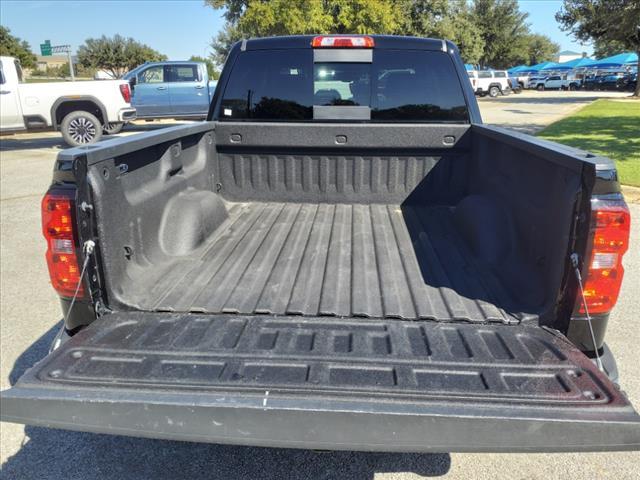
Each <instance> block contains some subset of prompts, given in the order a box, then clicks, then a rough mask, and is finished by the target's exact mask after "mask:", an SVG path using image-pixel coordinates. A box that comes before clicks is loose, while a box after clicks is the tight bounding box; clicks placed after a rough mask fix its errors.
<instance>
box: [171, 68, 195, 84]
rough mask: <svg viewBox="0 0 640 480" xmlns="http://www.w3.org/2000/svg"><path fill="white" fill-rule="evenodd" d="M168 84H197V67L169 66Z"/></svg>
mask: <svg viewBox="0 0 640 480" xmlns="http://www.w3.org/2000/svg"><path fill="white" fill-rule="evenodd" d="M169 78H170V80H169V81H170V82H198V81H199V80H200V79H199V75H198V66H197V65H171V66H169Z"/></svg>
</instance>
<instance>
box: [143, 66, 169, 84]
mask: <svg viewBox="0 0 640 480" xmlns="http://www.w3.org/2000/svg"><path fill="white" fill-rule="evenodd" d="M163 82H164V67H163V66H161V65H158V66H157V67H149V68H147V69H146V70H143V71H142V72H140V74H139V75H138V83H163Z"/></svg>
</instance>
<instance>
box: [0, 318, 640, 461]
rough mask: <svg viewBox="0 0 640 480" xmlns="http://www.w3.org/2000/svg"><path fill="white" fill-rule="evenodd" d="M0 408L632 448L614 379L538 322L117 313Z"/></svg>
mask: <svg viewBox="0 0 640 480" xmlns="http://www.w3.org/2000/svg"><path fill="white" fill-rule="evenodd" d="M1 413H2V417H1V418H2V420H3V421H9V422H18V423H26V424H33V425H42V426H48V427H58V428H67V429H73V430H82V431H89V432H100V433H113V434H122V435H134V436H143V437H153V438H166V439H177V440H192V441H204V442H215V443H230V444H242V445H260V446H278V447H295V448H317V449H349V450H381V451H424V452H426V451H436V452H448V451H458V452H461V451H466V452H469V451H474V452H488V451H495V452H497V451H500V452H523V451H586V450H627V449H638V448H639V447H640V417H639V416H638V415H637V414H636V412H635V411H634V409H633V407H632V406H631V405H630V403H629V401H628V400H627V399H626V397H625V396H624V394H623V393H622V392H620V391H619V390H618V389H617V388H616V386H614V385H613V384H612V383H611V382H610V381H609V380H608V379H607V377H606V376H605V375H603V374H602V373H600V372H599V371H598V370H597V368H596V367H595V366H594V364H593V363H592V362H591V361H590V360H589V359H588V358H587V357H585V356H584V355H583V354H582V353H580V352H579V351H578V350H577V349H576V348H574V347H573V346H572V345H571V344H570V343H569V342H568V341H567V340H566V339H565V338H564V337H563V336H562V335H560V334H558V333H556V332H551V331H547V330H544V329H542V328H536V327H527V326H507V325H489V324H483V325H471V324H452V323H448V324H447V323H435V322H410V321H394V320H389V321H378V320H371V319H350V320H345V319H332V318H306V317H305V318H303V317H283V318H278V317H268V316H237V315H220V316H211V315H197V314H188V315H178V314H157V313H155V314H154V313H117V314H110V315H107V316H105V317H103V318H101V319H100V320H97V321H96V322H94V324H92V325H91V326H90V327H89V328H87V329H86V330H84V331H82V332H80V333H79V334H78V335H76V336H74V337H73V338H72V339H71V340H70V341H68V342H67V343H65V344H64V345H63V346H61V347H60V348H59V349H58V350H56V351H54V352H53V353H51V354H50V355H49V356H47V357H46V358H45V359H43V360H42V361H41V362H39V363H38V364H37V365H36V366H35V367H34V368H32V369H31V370H29V371H28V372H27V373H26V374H25V375H24V376H23V377H22V378H21V379H20V380H19V381H18V383H17V384H16V385H15V386H14V387H13V388H11V389H9V390H7V391H5V392H3V393H2V412H1Z"/></svg>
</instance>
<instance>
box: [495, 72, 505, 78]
mask: <svg viewBox="0 0 640 480" xmlns="http://www.w3.org/2000/svg"><path fill="white" fill-rule="evenodd" d="M495 76H496V78H506V77H507V74H506V73H504V72H495Z"/></svg>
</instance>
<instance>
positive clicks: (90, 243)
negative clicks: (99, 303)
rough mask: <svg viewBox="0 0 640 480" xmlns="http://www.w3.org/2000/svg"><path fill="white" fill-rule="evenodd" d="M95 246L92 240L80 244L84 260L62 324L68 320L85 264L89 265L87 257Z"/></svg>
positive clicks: (85, 267) (80, 283)
mask: <svg viewBox="0 0 640 480" xmlns="http://www.w3.org/2000/svg"><path fill="white" fill-rule="evenodd" d="M95 247H96V243H95V242H94V241H93V240H87V241H86V242H84V245H83V246H82V251H83V252H84V262H83V263H82V270H81V271H80V278H79V279H78V285H76V291H75V293H74V294H73V298H72V299H71V303H70V304H69V309H68V310H67V314H66V315H65V316H64V325H66V324H67V320H69V315H71V310H73V305H74V304H75V303H76V298H77V297H78V292H79V291H80V286H81V285H82V279H83V278H84V273H85V272H86V271H87V266H88V265H89V258H90V257H91V254H92V253H93V250H94V249H95Z"/></svg>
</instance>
